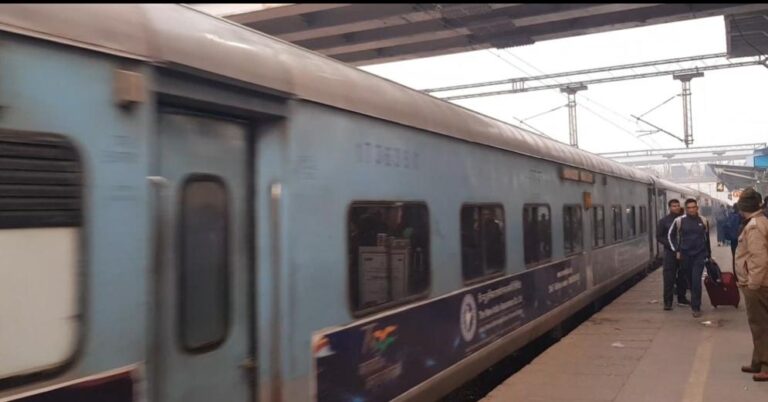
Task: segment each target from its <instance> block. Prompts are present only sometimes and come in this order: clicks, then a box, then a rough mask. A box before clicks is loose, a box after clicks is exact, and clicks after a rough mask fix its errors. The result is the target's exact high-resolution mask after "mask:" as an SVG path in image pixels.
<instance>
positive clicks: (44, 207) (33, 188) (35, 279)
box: [0, 129, 83, 379]
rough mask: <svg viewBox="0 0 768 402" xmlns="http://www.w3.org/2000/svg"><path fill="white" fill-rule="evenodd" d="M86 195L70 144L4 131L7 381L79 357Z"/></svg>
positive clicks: (1, 222) (0, 256)
mask: <svg viewBox="0 0 768 402" xmlns="http://www.w3.org/2000/svg"><path fill="white" fill-rule="evenodd" d="M82 193H83V172H82V165H81V161H80V157H79V155H78V152H77V150H76V149H75V147H74V146H73V144H72V143H71V142H70V141H69V140H67V139H66V138H64V137H62V136H59V135H54V134H42V133H35V132H22V131H12V130H4V129H0V306H2V308H0V339H1V340H0V356H2V357H0V379H3V378H6V377H12V376H16V375H21V374H28V373H32V372H36V371H41V370H48V369H51V368H56V367H58V366H60V365H63V364H65V363H66V361H67V360H68V359H69V358H70V357H71V356H72V355H73V353H74V352H75V350H74V348H75V345H77V337H78V336H79V329H80V327H79V323H80V322H81V319H82V316H81V314H82V312H81V311H80V309H79V297H80V294H81V293H82V292H83V290H82V287H81V282H80V278H81V277H82V272H81V270H82V265H81V262H80V261H82V256H81V251H82V245H81V228H82V212H83V211H82V209H83V203H82Z"/></svg>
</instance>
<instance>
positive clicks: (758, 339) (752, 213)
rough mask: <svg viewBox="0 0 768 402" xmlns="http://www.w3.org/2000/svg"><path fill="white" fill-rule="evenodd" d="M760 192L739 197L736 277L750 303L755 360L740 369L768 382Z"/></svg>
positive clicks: (766, 254) (766, 270)
mask: <svg viewBox="0 0 768 402" xmlns="http://www.w3.org/2000/svg"><path fill="white" fill-rule="evenodd" d="M761 198H762V197H761V196H760V193H758V192H757V191H755V190H754V189H752V188H748V189H746V190H744V192H743V193H742V194H741V197H739V202H738V204H737V205H738V207H739V212H740V213H741V215H742V216H743V217H744V219H745V222H744V226H743V230H742V231H741V234H740V235H739V246H738V247H737V248H736V276H737V279H738V284H739V287H740V288H741V291H742V293H743V294H744V301H745V302H746V305H747V321H748V322H749V328H750V330H751V331H752V342H753V343H754V350H753V352H752V363H751V364H750V365H749V366H744V367H742V368H741V371H743V372H745V373H754V376H752V379H753V380H755V381H768V218H766V217H765V215H763V213H762V211H761V210H760V204H761V201H762V200H761Z"/></svg>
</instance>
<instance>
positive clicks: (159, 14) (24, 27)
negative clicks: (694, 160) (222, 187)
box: [0, 4, 653, 183]
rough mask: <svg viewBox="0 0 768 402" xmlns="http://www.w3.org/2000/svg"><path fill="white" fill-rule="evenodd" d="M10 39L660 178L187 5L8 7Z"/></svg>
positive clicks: (5, 23)
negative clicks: (216, 78)
mask: <svg viewBox="0 0 768 402" xmlns="http://www.w3.org/2000/svg"><path fill="white" fill-rule="evenodd" d="M0 30H4V31H8V32H14V33H17V34H22V35H26V36H32V37H37V38H42V39H46V40H50V41H55V42H60V43H65V44H69V45H72V46H77V47H81V48H88V49H92V50H96V51H100V52H104V53H110V54H116V55H119V56H123V57H130V58H135V59H140V60H146V61H148V62H152V63H157V64H166V65H179V66H185V67H189V68H193V69H197V70H202V71H207V72H210V73H213V74H216V75H220V76H224V77H228V78H232V79H236V80H239V81H243V82H247V83H251V84H255V85H258V86H261V87H265V88H271V89H273V90H276V91H278V92H281V93H284V94H287V95H289V96H292V97H296V98H299V99H305V100H308V101H312V102H317V103H320V104H325V105H329V106H333V107H336V108H340V109H345V110H349V111H353V112H356V113H360V114H363V115H368V116H372V117H376V118H380V119H384V120H388V121H392V122H395V123H398V124H402V125H406V126H411V127H415V128H419V129H422V130H427V131H431V132H435V133H439V134H443V135H446V136H450V137H454V138H458V139H462V140H465V141H469V142H475V143H480V144H485V145H489V146H493V147H496V148H501V149H506V150H509V151H513V152H517V153H521V154H525V155H529V156H533V157H537V158H542V159H547V160H551V161H555V162H559V163H563V164H567V165H571V166H575V167H580V168H584V169H589V170H591V171H594V172H599V173H604V174H608V175H612V176H618V177H623V178H627V179H632V180H636V181H640V182H644V183H651V182H652V180H653V178H652V176H651V175H649V174H647V173H645V172H643V171H640V170H637V169H633V168H630V167H628V166H625V165H622V164H620V163H617V162H614V161H611V160H609V159H606V158H603V157H600V156H597V155H594V154H591V153H589V152H586V151H583V150H580V149H578V148H574V147H571V146H569V145H567V144H564V143H561V142H558V141H554V140H551V139H548V138H546V137H543V136H540V135H538V134H534V133H531V132H529V131H527V130H524V129H522V128H519V127H515V126H512V125H509V124H506V123H503V122H500V121H498V120H495V119H493V118H490V117H488V116H484V115H481V114H478V113H476V112H473V111H470V110H467V109H465V108H462V107H460V106H457V105H454V104H451V103H448V102H446V101H442V100H440V99H437V98H434V97H432V96H430V95H426V94H424V93H421V92H419V91H416V90H413V89H411V88H407V87H405V86H403V85H400V84H397V83H394V82H392V81H389V80H387V79H384V78H381V77H378V76H376V75H374V74H371V73H368V72H365V71H363V70H360V69H358V68H355V67H353V66H350V65H347V64H344V63H342V62H339V61H337V60H334V59H331V58H328V57H325V56H323V55H320V54H318V53H314V52H312V51H309V50H306V49H303V48H300V47H298V46H295V45H293V44H291V43H287V42H284V41H281V40H279V39H276V38H273V37H270V36H268V35H265V34H263V33H260V32H257V31H254V30H251V29H249V28H246V27H243V26H241V25H237V24H235V23H232V22H230V21H227V20H224V19H221V18H217V17H214V16H211V15H208V14H205V13H203V12H201V11H198V10H195V9H193V8H191V7H187V6H183V5H177V4H85V5H69V4H46V5H37V4H16V5H10V4H2V5H0Z"/></svg>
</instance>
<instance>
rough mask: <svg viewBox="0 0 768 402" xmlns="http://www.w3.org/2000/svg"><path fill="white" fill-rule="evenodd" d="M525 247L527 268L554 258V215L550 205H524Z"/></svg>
mask: <svg viewBox="0 0 768 402" xmlns="http://www.w3.org/2000/svg"><path fill="white" fill-rule="evenodd" d="M523 246H524V250H523V254H524V258H525V265H527V266H531V265H536V264H538V263H540V262H545V261H548V260H549V259H550V258H552V214H551V213H550V209H549V205H545V204H525V205H523Z"/></svg>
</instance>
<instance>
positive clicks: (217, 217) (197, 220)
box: [179, 175, 229, 350]
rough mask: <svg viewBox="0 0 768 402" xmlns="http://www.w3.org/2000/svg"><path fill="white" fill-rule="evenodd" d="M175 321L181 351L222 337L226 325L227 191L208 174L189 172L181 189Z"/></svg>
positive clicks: (210, 342) (227, 308) (227, 269)
mask: <svg viewBox="0 0 768 402" xmlns="http://www.w3.org/2000/svg"><path fill="white" fill-rule="evenodd" d="M179 233H180V236H179V256H180V258H179V297H180V303H179V314H180V317H179V323H180V338H181V339H180V340H181V344H182V345H183V346H184V348H186V349H187V350H196V349H203V348H208V347H211V346H212V345H215V344H217V343H219V342H221V341H223V340H224V338H225V337H226V334H227V327H228V326H229V325H228V323H229V272H228V271H229V261H228V256H229V195H228V193H227V189H226V187H225V186H224V183H223V181H222V180H221V179H220V178H219V177H217V176H213V175H193V176H190V177H189V178H188V179H187V180H186V181H185V182H184V183H183V184H182V190H181V212H180V220H179Z"/></svg>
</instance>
